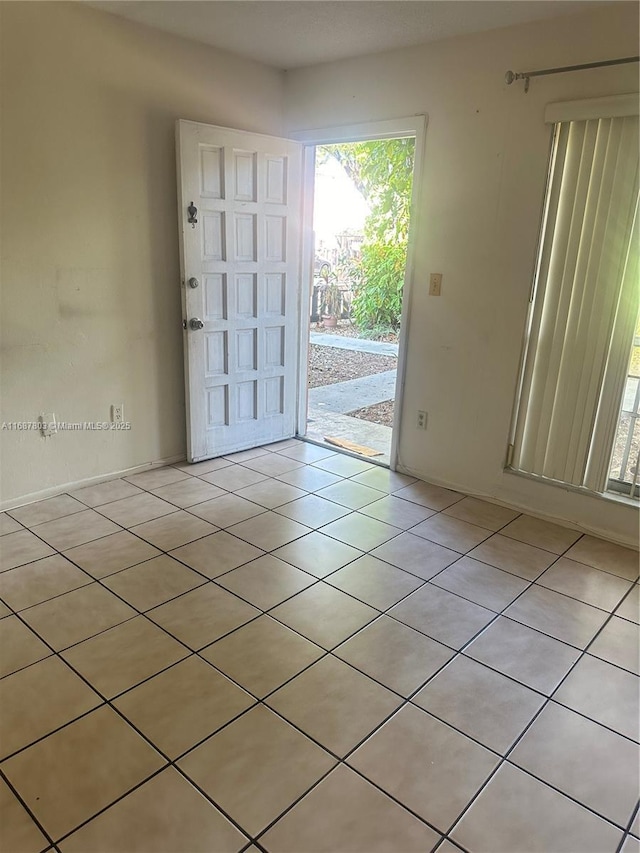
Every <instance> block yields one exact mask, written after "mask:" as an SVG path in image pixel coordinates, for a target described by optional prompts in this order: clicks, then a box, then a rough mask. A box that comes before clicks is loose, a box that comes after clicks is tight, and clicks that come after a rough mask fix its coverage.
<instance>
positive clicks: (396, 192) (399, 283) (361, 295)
mask: <svg viewBox="0 0 640 853" xmlns="http://www.w3.org/2000/svg"><path fill="white" fill-rule="evenodd" d="M414 152H415V140H414V139H381V140H374V141H371V142H349V143H341V144H339V145H326V146H322V147H320V148H319V149H318V162H320V163H321V162H326V160H327V159H328V158H329V157H334V158H335V159H336V160H337V161H338V162H339V163H340V164H341V165H342V167H343V169H344V170H345V172H346V174H347V175H348V177H349V178H351V180H352V181H353V183H354V184H355V186H356V187H357V188H358V190H359V191H360V192H361V194H362V195H363V197H364V198H365V199H366V201H367V202H368V204H369V209H370V213H369V215H368V216H367V219H366V221H365V229H364V231H365V233H364V236H365V242H364V245H363V247H362V256H361V258H360V259H359V261H356V262H354V268H353V270H352V271H351V275H350V278H351V283H352V285H353V286H354V290H355V296H354V299H353V304H352V306H351V308H352V317H353V319H354V320H355V322H356V323H357V325H358V327H359V328H360V329H363V330H366V329H368V330H370V331H371V330H374V329H382V328H384V329H388V328H391V329H394V330H395V329H398V327H399V325H400V314H401V311H402V287H403V284H404V269H405V265H406V260H407V239H408V235H409V220H410V213H411V183H412V179H413V159H414Z"/></svg>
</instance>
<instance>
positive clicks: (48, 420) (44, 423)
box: [39, 412, 58, 438]
mask: <svg viewBox="0 0 640 853" xmlns="http://www.w3.org/2000/svg"><path fill="white" fill-rule="evenodd" d="M39 420H40V433H41V435H42V436H43V437H44V438H50V437H51V436H52V435H55V434H56V433H57V432H58V425H57V424H56V416H55V415H54V414H53V412H43V414H41V415H40V418H39Z"/></svg>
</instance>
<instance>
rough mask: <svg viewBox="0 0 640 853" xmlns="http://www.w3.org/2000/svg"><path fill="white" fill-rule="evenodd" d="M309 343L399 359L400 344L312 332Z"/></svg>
mask: <svg viewBox="0 0 640 853" xmlns="http://www.w3.org/2000/svg"><path fill="white" fill-rule="evenodd" d="M309 342H310V343H312V344H318V345H319V346H321V347H335V348H336V349H349V350H352V351H353V352H369V353H371V354H372V355H395V357H396V358H397V357H398V344H392V343H388V342H387V341H367V340H365V339H364V338H347V337H342V336H341V335H325V334H323V333H322V332H311V333H310V334H309Z"/></svg>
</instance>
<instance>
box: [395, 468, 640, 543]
mask: <svg viewBox="0 0 640 853" xmlns="http://www.w3.org/2000/svg"><path fill="white" fill-rule="evenodd" d="M396 470H397V471H398V473H400V474H407V475H409V476H410V477H417V478H418V479H419V480H422V481H423V482H426V483H432V484H433V485H434V486H440V487H442V488H443V489H451V490H452V491H455V492H462V493H463V494H465V495H468V496H469V497H471V498H478V499H479V500H483V501H486V502H487V503H491V504H495V505H496V506H502V507H505V509H512V510H513V511H514V512H523V513H525V514H526V515H530V516H532V517H533V518H539V519H540V520H541V521H549V522H551V523H552V524H557V525H559V526H560V527H566V528H568V529H569V530H576V531H577V532H578V533H588V534H589V535H591V536H597V537H598V538H599V539H605V540H606V541H607V542H613V543H614V544H615V545H622V546H624V547H625V548H631V549H632V550H634V551H637V550H638V540H637V539H632V538H627V537H625V536H616V535H612V533H611V531H610V530H607V529H604V528H600V527H597V526H596V525H589V524H579V523H576V522H574V521H570V520H569V519H566V518H561V517H560V516H558V515H554V514H545V513H544V512H541V511H540V510H539V509H537V508H534V507H531V506H530V505H527V504H521V503H518V502H511V503H506V502H505V501H501V500H499V499H498V498H496V497H494V496H493V495H487V494H484V493H483V492H476V491H472V490H470V489H469V488H468V487H467V486H462V485H460V484H459V483H452V482H451V481H445V480H440V479H438V478H434V477H427V476H426V475H425V474H424V473H422V472H420V471H416V470H414V469H411V468H408V467H407V466H406V465H398V466H397V467H396Z"/></svg>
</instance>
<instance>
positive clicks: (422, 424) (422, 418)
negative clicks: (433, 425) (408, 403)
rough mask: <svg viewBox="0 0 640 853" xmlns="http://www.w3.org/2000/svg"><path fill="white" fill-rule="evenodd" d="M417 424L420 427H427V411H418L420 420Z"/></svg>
mask: <svg viewBox="0 0 640 853" xmlns="http://www.w3.org/2000/svg"><path fill="white" fill-rule="evenodd" d="M416 426H417V427H418V429H426V428H427V413H426V412H421V411H418V420H417V422H416Z"/></svg>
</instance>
